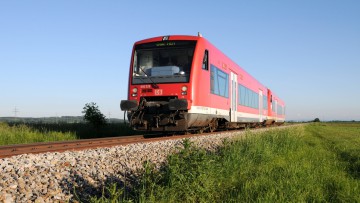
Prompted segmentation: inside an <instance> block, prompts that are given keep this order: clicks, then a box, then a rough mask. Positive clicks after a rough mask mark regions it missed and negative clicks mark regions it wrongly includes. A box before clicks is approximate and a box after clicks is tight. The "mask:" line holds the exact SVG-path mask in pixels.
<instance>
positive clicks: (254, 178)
mask: <svg viewBox="0 0 360 203" xmlns="http://www.w3.org/2000/svg"><path fill="white" fill-rule="evenodd" d="M109 188H110V189H107V190H106V191H107V192H104V195H103V196H102V197H93V198H92V199H91V202H127V201H130V202H131V201H132V202H360V124H359V123H334V124H331V123H327V124H324V123H316V124H308V125H305V126H300V127H293V128H288V129H284V130H271V131H268V132H264V133H261V134H252V133H251V132H248V133H247V135H246V138H244V139H240V140H237V141H235V142H225V144H224V147H222V148H220V149H219V150H218V151H216V152H206V151H204V150H201V149H197V148H195V147H194V146H193V145H192V144H191V143H189V142H188V141H185V142H184V150H181V152H180V153H178V154H174V155H171V156H170V157H169V158H168V164H167V165H166V166H164V167H163V168H162V170H160V171H155V170H153V168H152V165H151V164H150V163H147V164H146V167H145V171H144V173H143V175H142V177H141V179H140V181H139V182H138V184H135V186H134V188H133V189H132V191H130V192H128V191H125V190H124V189H122V188H118V189H114V188H115V186H114V185H112V186H111V187H109Z"/></svg>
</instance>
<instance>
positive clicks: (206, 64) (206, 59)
mask: <svg viewBox="0 0 360 203" xmlns="http://www.w3.org/2000/svg"><path fill="white" fill-rule="evenodd" d="M202 69H203V70H209V51H208V50H205V53H204V59H203V64H202Z"/></svg>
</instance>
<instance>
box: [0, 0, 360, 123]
mask: <svg viewBox="0 0 360 203" xmlns="http://www.w3.org/2000/svg"><path fill="white" fill-rule="evenodd" d="M197 32H201V33H202V34H203V36H204V37H205V38H207V39H208V40H209V41H211V42H212V43H213V44H214V45H215V46H217V47H218V48H219V49H220V50H222V52H224V53H225V54H226V55H228V56H229V57H230V58H232V59H233V60H234V61H235V62H236V63H237V64H239V65H240V66H242V67H243V68H244V69H245V70H247V71H248V72H249V73H250V74H251V75H253V76H254V77H255V78H257V79H258V80H259V81H260V82H261V83H262V84H264V85H266V86H268V87H269V88H271V89H272V90H273V91H274V92H275V93H276V94H277V95H278V96H280V97H281V98H282V99H283V100H284V101H285V102H286V105H287V109H286V111H287V120H307V119H314V118H316V117H319V118H320V119H321V120H334V119H336V120H360V1H358V0H343V1H341V0H332V1H330V0H294V1H288V0H286V1H285V0H274V1H268V0H263V1H260V0H252V1H243V0H234V1H208V0H206V1H204V0H200V1H188V0H182V1H158V0H154V1H120V0H118V1H115V0H114V1H111V0H108V1H91V0H83V1H81V0H76V1H73V0H62V1H45V0H44V1H40V0H32V1H20V0H18V1H16V0H14V1H12V0H0V87H1V89H0V117H3V116H14V108H15V107H16V108H17V110H18V113H17V116H22V117H25V116H26V117H27V116H32V117H43V116H66V115H70V116H77V115H81V111H82V108H83V107H84V105H85V103H88V102H96V103H97V104H98V106H99V107H100V110H101V111H102V112H103V113H104V114H105V115H106V116H109V113H110V117H116V118H122V117H123V112H121V110H120V107H119V103H120V100H122V99H126V92H127V81H128V69H129V63H130V54H131V49H132V45H133V43H134V42H135V41H138V40H141V39H145V38H149V37H155V36H163V35H172V34H185V35H196V34H197Z"/></svg>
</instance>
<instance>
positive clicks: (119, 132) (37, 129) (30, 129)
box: [0, 123, 136, 145]
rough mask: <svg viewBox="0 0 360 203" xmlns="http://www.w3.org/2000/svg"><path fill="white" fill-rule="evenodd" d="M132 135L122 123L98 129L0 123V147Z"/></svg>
mask: <svg viewBox="0 0 360 203" xmlns="http://www.w3.org/2000/svg"><path fill="white" fill-rule="evenodd" d="M133 134H136V132H134V131H133V130H131V129H130V128H129V127H128V126H127V125H126V124H123V123H110V124H106V125H105V126H103V127H100V128H95V127H93V126H92V125H90V124H86V123H59V124H46V123H40V124H37V123H35V124H34V123H33V124H18V123H16V124H15V123H10V124H7V123H0V145H9V144H24V143H34V142H49V141H65V140H74V139H87V138H101V137H115V136H126V135H133Z"/></svg>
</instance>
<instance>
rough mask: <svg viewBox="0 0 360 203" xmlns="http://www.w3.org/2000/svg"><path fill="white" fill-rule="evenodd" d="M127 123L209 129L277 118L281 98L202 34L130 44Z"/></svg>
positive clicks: (281, 119)
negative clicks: (131, 47)
mask: <svg viewBox="0 0 360 203" xmlns="http://www.w3.org/2000/svg"><path fill="white" fill-rule="evenodd" d="M120 107H121V110H123V111H127V112H128V113H127V116H128V119H129V122H130V125H131V126H132V127H133V128H134V129H135V130H145V131H200V132H201V131H210V132H212V131H214V130H216V129H220V128H223V129H224V128H225V129H226V128H243V127H249V126H250V127H251V126H252V127H254V126H260V125H272V124H282V123H283V122H284V121H285V103H284V102H283V101H282V100H281V99H280V98H279V97H277V96H276V95H275V94H274V93H273V92H272V91H271V90H270V89H268V88H267V87H265V86H264V85H262V84H261V83H260V82H258V81H257V80H256V79H255V78H253V77H252V76H251V75H249V74H248V73H247V72H246V71H245V70H244V69H242V68H241V67H240V66H238V65H237V64H236V63H235V62H233V61H232V60H231V59H229V58H228V57H227V56H226V55H224V54H223V53H222V52H221V51H220V50H218V49H217V48H216V47H215V46H213V45H212V44H211V43H210V42H209V41H207V40H206V39H205V38H203V37H201V36H182V35H171V36H162V37H154V38H150V39H145V40H141V41H138V42H136V43H135V44H134V47H133V51H132V57H131V64H130V73H129V86H128V100H122V101H121V103H120Z"/></svg>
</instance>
